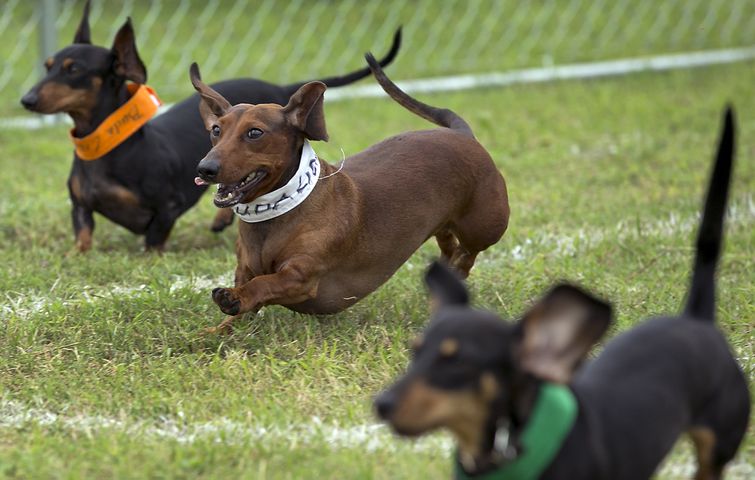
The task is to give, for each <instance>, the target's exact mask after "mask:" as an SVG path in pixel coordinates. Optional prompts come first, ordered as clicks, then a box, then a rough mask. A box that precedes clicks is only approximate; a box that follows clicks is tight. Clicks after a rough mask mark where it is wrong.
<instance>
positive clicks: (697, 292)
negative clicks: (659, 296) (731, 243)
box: [684, 107, 736, 321]
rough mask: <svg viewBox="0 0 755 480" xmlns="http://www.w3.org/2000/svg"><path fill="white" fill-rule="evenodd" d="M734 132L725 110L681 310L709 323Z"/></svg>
mask: <svg viewBox="0 0 755 480" xmlns="http://www.w3.org/2000/svg"><path fill="white" fill-rule="evenodd" d="M735 129H736V125H735V121H734V111H733V109H732V108H731V107H727V109H726V113H725V114H724V124H723V130H722V132H721V139H720V140H719V144H718V154H717V155H716V163H715V165H714V166H713V173H712V174H711V177H710V184H709V186H708V196H707V198H706V199H705V205H704V207H703V217H702V221H701V222H700V230H699V231H698V233H697V251H696V254H695V264H694V268H693V272H692V285H691V286H690V289H689V293H688V296H687V303H686V305H685V307H684V314H685V315H687V316H691V317H695V318H701V319H704V320H710V321H713V320H714V318H715V303H716V302H715V296H716V288H715V274H716V264H717V263H718V258H719V256H720V255H721V244H722V240H723V227H724V216H725V214H726V203H727V197H728V196H729V184H730V178H731V169H732V164H733V162H734V141H735V139H734V136H735Z"/></svg>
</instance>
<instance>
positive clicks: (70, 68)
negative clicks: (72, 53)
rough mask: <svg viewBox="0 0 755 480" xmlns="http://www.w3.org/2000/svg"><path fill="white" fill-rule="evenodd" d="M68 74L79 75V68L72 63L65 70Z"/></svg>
mask: <svg viewBox="0 0 755 480" xmlns="http://www.w3.org/2000/svg"><path fill="white" fill-rule="evenodd" d="M66 70H67V71H68V73H71V74H74V73H79V72H80V71H81V67H80V66H79V65H77V64H75V63H72V64H70V65H68V68H67V69H66Z"/></svg>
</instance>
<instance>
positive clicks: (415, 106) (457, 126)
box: [364, 53, 474, 138]
mask: <svg viewBox="0 0 755 480" xmlns="http://www.w3.org/2000/svg"><path fill="white" fill-rule="evenodd" d="M364 58H365V59H366V60H367V63H368V64H369V65H370V69H371V70H372V74H373V75H374V76H375V79H376V80H377V81H378V83H379V84H380V86H381V87H383V90H385V93H387V94H388V95H389V96H390V97H391V98H392V99H394V100H395V101H396V102H398V103H399V104H400V105H401V106H403V107H404V108H406V109H407V110H409V111H410V112H412V113H414V114H415V115H419V116H420V117H422V118H424V119H425V120H429V121H431V122H433V123H434V124H436V125H440V126H441V127H447V128H450V129H452V130H456V131H457V132H461V133H464V134H466V135H469V136H470V137H473V138H474V133H472V129H471V128H470V127H469V124H468V123H467V122H465V121H464V119H463V118H461V117H460V116H458V115H457V114H456V113H454V112H453V111H451V110H448V109H447V108H436V107H431V106H430V105H427V104H426V103H422V102H420V101H419V100H416V99H414V98H412V97H410V96H409V95H408V94H407V93H406V92H404V91H403V90H401V89H400V88H398V86H397V85H396V84H395V83H393V81H392V80H391V79H390V78H388V77H387V76H386V74H385V72H383V69H382V68H381V67H380V64H379V63H378V61H377V60H375V57H373V56H372V54H371V53H366V54H365V55H364Z"/></svg>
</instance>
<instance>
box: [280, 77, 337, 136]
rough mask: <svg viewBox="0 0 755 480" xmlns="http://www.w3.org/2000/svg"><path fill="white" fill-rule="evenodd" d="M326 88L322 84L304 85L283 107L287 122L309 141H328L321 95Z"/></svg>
mask: <svg viewBox="0 0 755 480" xmlns="http://www.w3.org/2000/svg"><path fill="white" fill-rule="evenodd" d="M327 88H328V87H326V86H325V84H324V83H322V82H309V83H305V84H304V85H302V86H301V87H299V89H298V90H297V91H296V92H295V93H294V94H293V95H291V99H290V100H289V101H288V105H286V106H285V107H283V113H285V115H286V117H287V118H288V120H289V122H291V124H292V125H293V126H295V127H296V128H298V129H299V130H301V132H302V133H304V136H305V137H307V138H308V139H310V140H324V141H326V142H327V141H328V131H327V130H326V129H325V111H324V109H323V100H324V97H323V94H324V93H325V90H326V89H327Z"/></svg>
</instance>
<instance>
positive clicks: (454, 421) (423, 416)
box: [391, 380, 491, 456]
mask: <svg viewBox="0 0 755 480" xmlns="http://www.w3.org/2000/svg"><path fill="white" fill-rule="evenodd" d="M490 387H491V385H488V386H487V387H486V390H488V391H487V392H483V391H480V392H476V391H471V390H465V391H447V390H441V389H438V388H433V387H432V386H430V385H428V384H427V382H425V381H423V380H415V381H414V382H413V383H412V384H411V385H409V386H408V387H407V389H406V391H405V393H404V395H403V396H402V398H401V400H400V401H399V403H398V405H397V408H396V412H395V413H394V414H393V415H392V416H391V422H392V423H393V425H395V427H396V429H397V430H399V431H403V432H406V433H408V434H413V435H419V434H422V433H425V432H427V431H430V430H433V429H436V428H447V429H449V430H450V431H451V432H452V433H453V435H454V436H455V437H456V440H457V442H458V445H459V450H460V451H461V452H464V453H466V454H468V455H473V456H474V455H477V453H478V451H479V449H480V445H481V442H480V440H481V438H482V435H483V428H482V427H483V424H484V423H485V420H486V419H487V416H488V405H487V404H488V401H489V400H488V393H489V389H490Z"/></svg>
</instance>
